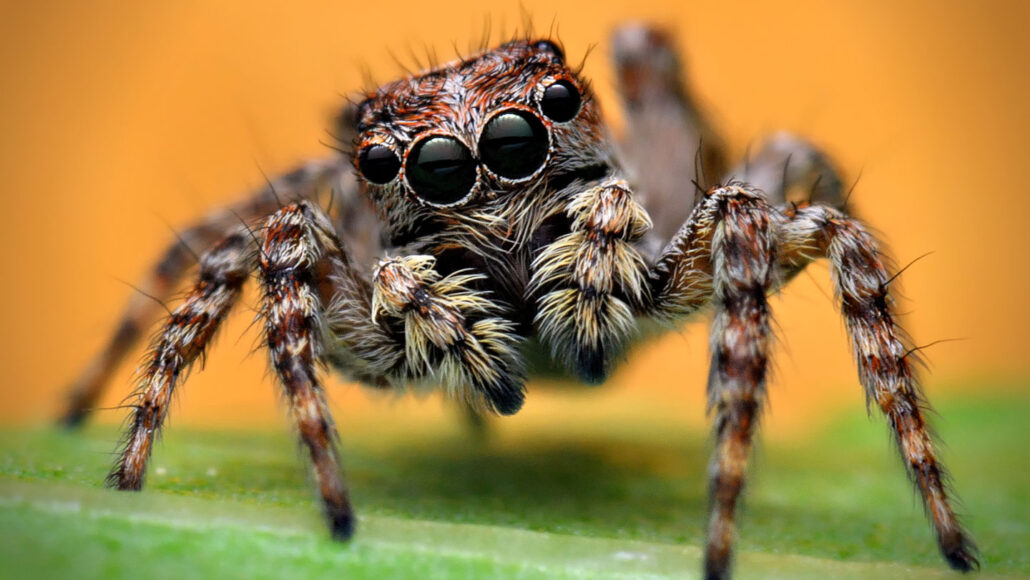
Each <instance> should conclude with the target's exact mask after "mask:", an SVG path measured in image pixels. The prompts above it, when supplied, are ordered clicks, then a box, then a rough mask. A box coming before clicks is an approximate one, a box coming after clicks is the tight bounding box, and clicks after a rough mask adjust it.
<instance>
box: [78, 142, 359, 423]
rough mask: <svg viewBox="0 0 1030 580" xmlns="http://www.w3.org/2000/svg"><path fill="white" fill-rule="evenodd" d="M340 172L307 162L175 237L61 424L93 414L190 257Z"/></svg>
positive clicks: (331, 165) (336, 164) (330, 164)
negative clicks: (111, 380)
mask: <svg viewBox="0 0 1030 580" xmlns="http://www.w3.org/2000/svg"><path fill="white" fill-rule="evenodd" d="M341 167H345V166H344V165H343V164H341V162H340V161H339V160H338V159H332V160H324V161H317V162H310V163H307V164H305V165H303V166H302V167H300V168H298V169H297V170H295V171H293V172H290V173H288V174H286V175H284V176H282V177H280V178H277V179H275V180H273V181H272V183H271V184H270V185H269V186H268V187H265V188H263V189H262V190H261V191H259V192H258V193H256V194H254V195H253V196H252V197H251V198H249V199H247V200H244V201H241V202H239V203H237V204H235V205H232V206H230V207H229V208H226V209H222V210H218V211H215V212H213V213H212V214H210V215H209V216H207V217H206V218H204V219H203V220H201V221H200V222H199V223H197V224H195V225H193V226H191V227H189V228H187V229H185V230H183V231H182V232H180V233H179V234H178V238H179V239H178V240H177V241H176V243H174V244H172V245H170V246H168V248H167V249H166V250H165V252H164V254H163V255H162V257H161V259H160V260H159V261H158V262H157V264H155V266H154V268H153V270H152V271H151V272H150V274H148V275H147V277H146V278H145V279H144V280H143V282H142V283H141V284H140V287H141V290H142V292H145V293H146V294H143V293H136V294H134V295H133V296H132V298H131V299H130V301H129V304H128V305H127V306H126V308H125V311H124V312H123V313H122V316H121V321H120V322H119V323H118V325H117V326H116V330H115V332H114V334H113V335H112V336H111V337H110V338H109V339H108V342H107V345H106V346H105V347H104V348H103V350H101V351H100V352H99V353H97V355H96V356H95V357H94V358H93V360H92V361H91V362H90V363H89V365H88V366H87V367H86V369H85V370H84V371H82V373H81V374H80V375H79V376H78V377H77V378H76V379H75V381H74V382H73V383H72V384H71V386H70V387H69V401H68V403H67V407H66V408H65V410H64V412H63V414H62V415H61V419H60V422H61V423H62V424H63V425H65V426H68V427H77V426H79V425H81V424H82V422H83V421H85V420H86V418H87V416H88V415H89V414H90V413H91V412H92V411H93V408H94V407H95V406H96V403H97V401H98V400H99V399H100V397H101V395H102V394H103V391H104V388H105V387H106V386H107V384H108V383H109V382H110V379H111V376H112V375H113V374H114V372H115V371H116V370H117V368H118V366H119V365H120V364H121V362H122V361H123V360H124V359H125V357H126V356H127V355H128V354H129V352H131V350H132V348H133V346H135V345H136V343H137V342H138V341H139V339H140V337H141V336H142V335H143V332H144V331H145V330H146V328H147V326H148V325H149V324H151V322H152V321H153V320H154V319H155V318H157V316H158V314H159V313H160V312H161V303H162V302H164V301H166V300H167V299H168V298H170V297H171V295H172V293H173V292H175V290H176V288H177V287H178V285H179V282H180V281H181V280H182V278H183V277H184V276H185V275H186V273H187V272H189V271H190V269H191V268H192V267H193V266H194V263H195V260H194V256H195V253H196V254H203V253H204V252H206V251H207V250H208V249H209V248H211V247H212V246H214V244H215V243H217V242H218V241H219V240H221V239H222V238H224V237H225V236H226V235H228V234H230V233H231V232H232V231H233V230H235V229H238V228H239V226H240V220H241V219H242V220H244V221H248V222H249V221H251V220H253V219H255V218H257V217H260V216H264V215H267V214H270V213H272V212H273V211H275V210H276V209H277V208H278V207H279V202H280V200H282V201H283V202H288V201H292V200H294V199H297V198H301V197H312V196H314V195H316V192H317V191H318V190H319V189H321V188H322V187H323V186H324V185H326V183H327V182H328V181H330V180H332V179H333V177H334V176H335V175H336V174H338V173H340V168H341Z"/></svg>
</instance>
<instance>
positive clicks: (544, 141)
mask: <svg viewBox="0 0 1030 580" xmlns="http://www.w3.org/2000/svg"><path fill="white" fill-rule="evenodd" d="M357 129H358V137H357V139H356V142H355V150H356V151H357V155H356V158H355V167H356V169H357V173H358V175H359V176H360V177H361V178H362V179H363V181H364V182H365V183H366V186H367V192H368V195H369V197H370V198H371V199H372V201H373V203H374V204H375V206H376V208H377V210H378V211H379V213H380V215H381V218H382V219H383V221H384V222H385V223H387V224H388V227H387V230H388V232H389V233H390V234H391V235H392V237H397V236H398V235H399V233H400V230H405V229H412V228H414V229H418V228H419V227H420V226H424V225H425V223H426V222H427V221H439V220H447V219H448V218H452V217H453V215H454V214H456V213H463V214H466V215H467V214H469V213H470V212H477V213H486V214H493V215H498V214H499V213H503V210H504V207H505V206H506V205H511V204H512V203H514V200H513V199H512V195H513V194H516V193H519V192H528V191H534V190H540V189H541V187H542V186H543V185H545V184H547V183H548V182H553V181H554V180H555V179H560V178H561V177H562V176H563V175H572V174H575V173H577V172H578V171H580V170H582V169H583V168H588V167H596V166H599V165H607V164H608V163H609V162H610V157H611V153H610V150H609V147H608V145H607V143H606V140H605V135H604V131H603V129H602V125H601V119H600V117H599V114H598V111H597V107H596V105H595V102H594V98H593V95H592V94H591V92H590V88H589V85H588V83H586V82H585V81H583V80H582V79H580V78H579V77H578V75H577V74H576V72H575V71H573V70H572V69H570V68H569V67H568V66H567V64H566V62H565V56H564V54H563V52H562V51H561V49H560V48H559V47H558V46H557V45H556V44H555V43H553V42H550V41H536V42H533V41H516V42H510V43H508V44H505V45H503V46H501V47H500V48H498V49H496V50H493V51H489V52H486V53H483V54H481V55H479V56H476V57H474V58H471V59H468V60H461V61H457V62H454V63H451V64H448V65H445V66H442V67H440V68H437V69H434V70H431V71H429V72H427V73H424V74H422V75H421V76H418V77H413V78H409V79H403V80H401V81H397V82H394V83H391V84H388V85H385V86H383V87H381V88H379V89H378V90H377V91H376V92H375V94H373V95H371V96H370V97H368V98H367V99H366V100H365V101H363V102H362V103H361V104H360V105H359V106H358V111H357ZM552 189H553V188H552ZM538 193H539V191H538Z"/></svg>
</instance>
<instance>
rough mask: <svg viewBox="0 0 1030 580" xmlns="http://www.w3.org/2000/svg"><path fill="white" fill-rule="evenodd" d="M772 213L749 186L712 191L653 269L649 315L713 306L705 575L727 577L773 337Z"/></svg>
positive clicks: (686, 312) (672, 316)
mask: <svg viewBox="0 0 1030 580" xmlns="http://www.w3.org/2000/svg"><path fill="white" fill-rule="evenodd" d="M773 215H774V211H773V210H772V208H771V207H770V206H769V205H768V203H767V202H766V201H765V198H764V197H763V196H762V194H761V193H759V192H758V191H756V190H753V189H749V188H746V187H744V186H728V187H723V188H718V189H714V190H712V191H710V192H708V193H707V194H706V195H705V196H703V197H702V198H701V199H700V201H699V203H698V205H697V206H696V207H695V208H694V213H693V215H692V216H691V219H690V221H689V222H688V223H687V224H686V225H685V226H684V228H683V229H681V230H680V233H679V234H677V236H676V237H675V238H673V240H672V242H671V243H670V244H669V246H668V247H667V248H666V250H665V252H664V253H663V255H662V257H661V259H660V260H659V262H658V263H657V264H656V266H655V268H654V270H653V272H652V274H653V275H652V280H654V282H655V287H654V296H655V301H654V302H653V303H652V304H651V305H649V309H648V313H649V314H651V315H653V316H656V317H658V318H663V319H667V320H677V319H682V317H684V316H687V315H689V314H691V313H693V312H695V311H697V310H698V309H699V308H701V307H703V306H705V305H706V304H707V303H709V301H711V303H713V305H714V307H715V318H714V320H713V323H712V334H711V350H712V368H711V371H710V374H709V381H708V401H709V409H710V411H713V412H714V413H715V450H714V452H713V455H712V462H711V465H710V467H709V493H710V496H709V512H710V513H709V522H708V541H707V546H706V548H705V575H706V577H708V578H724V577H727V576H728V575H729V570H730V562H731V556H732V547H733V539H734V536H735V511H736V506H737V502H738V499H739V498H740V495H741V491H742V489H743V486H744V475H745V471H746V468H747V464H748V459H749V457H750V453H751V442H752V438H753V437H754V434H755V431H756V429H757V425H758V418H759V412H760V410H761V405H762V399H763V396H764V387H765V377H766V368H767V366H768V350H769V342H770V313H769V306H768V303H767V301H766V294H767V293H768V292H769V290H770V289H771V288H772V287H773V286H774V284H775V282H776V280H775V271H776V249H775V248H776V244H775V230H774V224H773V221H772V219H773Z"/></svg>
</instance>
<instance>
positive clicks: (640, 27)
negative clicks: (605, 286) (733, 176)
mask: <svg viewBox="0 0 1030 580" xmlns="http://www.w3.org/2000/svg"><path fill="white" fill-rule="evenodd" d="M611 44H612V60H613V63H614V65H615V72H616V79H617V83H618V84H617V88H618V91H619V96H620V97H621V99H622V109H623V111H624V113H625V119H626V122H625V127H626V128H625V135H623V138H622V139H621V140H620V142H619V146H620V149H621V152H622V153H623V155H624V156H625V158H626V161H627V162H628V163H627V164H628V165H629V167H630V168H632V176H633V182H634V193H635V194H637V197H638V199H639V201H640V203H641V204H642V205H644V206H646V207H649V208H661V211H653V212H652V215H651V217H652V219H653V220H654V233H653V236H650V237H649V238H648V239H649V240H651V239H653V241H654V245H656V246H657V247H655V248H654V250H655V252H654V253H657V251H658V250H660V249H661V246H660V244H662V243H664V242H665V241H666V240H668V239H669V238H671V237H672V236H673V234H675V233H676V230H677V229H678V228H679V227H680V225H681V224H682V223H683V220H684V219H686V217H687V215H688V214H689V213H690V210H691V208H692V207H693V206H694V197H695V193H696V192H695V188H693V187H691V186H690V185H689V184H690V183H691V182H695V183H698V184H700V186H701V187H702V188H707V187H708V186H710V185H711V184H713V183H715V182H716V181H718V180H719V179H721V178H722V176H723V173H724V171H725V170H726V164H725V158H726V154H725V147H724V145H723V142H722V140H721V139H720V138H719V136H718V134H716V132H715V130H714V129H713V128H712V126H711V124H710V123H709V122H708V120H707V119H706V118H705V116H704V114H703V113H702V111H701V110H700V108H699V107H698V105H697V103H696V101H695V99H694V98H693V97H692V96H691V94H690V92H689V91H688V87H689V83H688V82H687V79H686V75H685V74H684V71H683V70H682V68H683V67H682V64H681V62H680V58H679V56H678V54H677V50H676V47H675V45H674V42H673V39H672V37H671V35H670V34H669V33H668V32H667V31H664V30H661V29H658V28H655V27H651V26H648V25H644V24H630V25H626V26H622V27H620V28H618V29H617V30H615V32H614V33H613V34H612V39H611ZM699 149H700V151H699ZM706 182H707V183H706Z"/></svg>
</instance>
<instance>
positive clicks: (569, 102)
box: [540, 81, 580, 123]
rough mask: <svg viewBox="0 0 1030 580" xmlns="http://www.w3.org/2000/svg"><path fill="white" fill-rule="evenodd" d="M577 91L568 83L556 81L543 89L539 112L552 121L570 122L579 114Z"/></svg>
mask: <svg viewBox="0 0 1030 580" xmlns="http://www.w3.org/2000/svg"><path fill="white" fill-rule="evenodd" d="M579 104H580V97H579V91H577V90H576V87H574V86H572V83H570V82H569V81H558V82H556V83H554V84H553V85H551V86H549V87H547V88H546V89H544V95H543V96H542V97H540V110H541V111H543V112H544V114H545V115H547V117H548V118H549V119H551V120H552V121H557V122H558V123H564V122H566V121H571V120H572V119H573V118H574V117H575V116H576V113H579Z"/></svg>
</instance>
